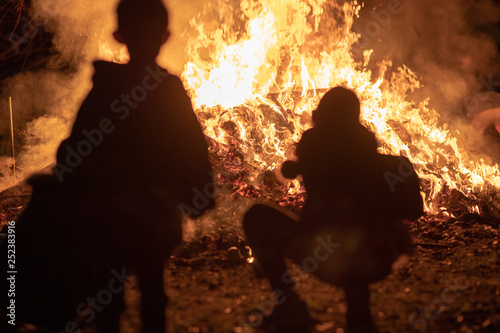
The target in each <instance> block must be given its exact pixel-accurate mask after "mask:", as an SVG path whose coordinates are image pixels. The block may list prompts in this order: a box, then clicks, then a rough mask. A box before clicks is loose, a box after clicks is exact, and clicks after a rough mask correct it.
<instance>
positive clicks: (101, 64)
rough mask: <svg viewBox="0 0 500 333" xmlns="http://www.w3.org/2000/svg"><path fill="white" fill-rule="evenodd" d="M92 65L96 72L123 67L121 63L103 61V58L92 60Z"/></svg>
mask: <svg viewBox="0 0 500 333" xmlns="http://www.w3.org/2000/svg"><path fill="white" fill-rule="evenodd" d="M93 65H94V69H95V71H96V73H97V72H101V71H109V70H119V69H121V68H123V66H124V65H121V64H117V63H114V62H108V61H104V60H97V61H94V63H93Z"/></svg>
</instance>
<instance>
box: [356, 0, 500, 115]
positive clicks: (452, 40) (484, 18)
mask: <svg viewBox="0 0 500 333" xmlns="http://www.w3.org/2000/svg"><path fill="white" fill-rule="evenodd" d="M360 16H361V17H360V19H359V20H358V21H357V22H356V26H355V31H356V32H358V33H360V34H361V39H360V42H359V43H358V45H357V46H358V47H359V48H360V49H361V50H365V49H374V54H373V57H372V64H373V65H375V64H376V63H377V62H380V61H382V60H392V62H393V64H394V66H395V67H399V66H402V65H406V66H407V67H409V68H410V69H411V70H412V71H414V72H415V73H416V74H417V76H418V77H419V78H421V82H422V83H423V88H422V89H420V90H419V91H418V94H415V95H414V96H413V98H415V99H424V98H427V97H430V99H431V100H430V102H431V105H432V106H433V107H435V108H436V110H438V111H439V112H440V113H441V114H443V115H445V114H447V116H451V117H453V116H454V115H457V113H460V112H462V113H466V115H467V116H469V117H470V116H472V115H473V114H475V113H477V112H478V111H479V110H480V108H481V107H480V106H478V107H477V108H475V109H473V110H472V108H470V107H469V106H468V105H467V103H468V101H469V100H470V99H471V98H473V97H474V96H475V95H476V94H477V93H479V92H481V91H485V90H492V88H494V87H493V86H492V84H491V83H492V82H491V77H492V76H493V77H494V76H495V75H496V74H498V73H499V69H500V67H499V66H498V61H497V60H498V49H497V44H496V42H497V41H495V40H494V39H493V37H492V35H491V34H488V30H489V29H490V28H491V27H492V26H495V25H496V23H498V22H499V21H500V6H499V5H497V4H496V3H494V2H493V1H491V0H478V1H469V0H450V1H434V0H418V1H415V0H386V1H365V4H364V8H363V9H362V11H361V15H360ZM492 96H493V95H492ZM487 102H488V101H487V98H483V99H482V103H483V104H484V103H487ZM464 108H466V109H467V110H464ZM450 113H451V114H450Z"/></svg>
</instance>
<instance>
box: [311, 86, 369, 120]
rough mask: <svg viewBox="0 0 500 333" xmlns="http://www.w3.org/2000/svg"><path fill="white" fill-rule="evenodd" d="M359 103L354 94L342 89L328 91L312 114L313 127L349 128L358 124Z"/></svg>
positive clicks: (336, 88)
mask: <svg viewBox="0 0 500 333" xmlns="http://www.w3.org/2000/svg"><path fill="white" fill-rule="evenodd" d="M359 116H360V103H359V99H358V97H357V96H356V94H355V93H354V92H353V91H352V90H349V89H346V88H343V87H335V88H333V89H331V90H329V91H328V92H327V93H326V94H325V95H324V96H323V98H321V101H320V102H319V105H318V108H317V109H316V110H315V111H314V112H313V115H312V117H313V121H314V125H315V126H323V125H326V126H335V125H337V126H338V125H340V126H349V125H353V124H359Z"/></svg>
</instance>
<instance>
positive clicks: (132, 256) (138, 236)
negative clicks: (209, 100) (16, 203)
mask: <svg viewBox="0 0 500 333" xmlns="http://www.w3.org/2000/svg"><path fill="white" fill-rule="evenodd" d="M117 14H118V31H117V32H116V33H115V34H114V36H115V38H116V39H117V40H118V41H119V42H122V43H124V44H126V46H127V48H128V50H129V53H130V62H129V63H128V64H125V65H120V64H114V63H107V62H102V61H99V62H96V63H95V64H94V66H95V74H94V77H93V88H92V91H91V92H90V93H89V95H88V96H87V98H86V99H85V101H84V102H83V104H82V106H81V108H80V110H79V112H78V115H77V117H76V120H75V123H74V126H73V129H72V131H71V134H70V136H69V137H68V138H67V139H66V140H64V141H63V142H62V143H61V146H60V147H59V150H58V153H57V165H56V167H55V168H54V174H55V176H54V177H53V178H52V179H50V181H49V182H51V183H54V179H57V181H59V182H60V185H54V186H55V187H57V191H59V192H58V193H59V199H58V200H59V201H58V203H59V205H60V207H61V208H60V209H61V210H62V212H61V213H60V215H62V216H63V217H64V223H66V225H68V226H69V227H67V228H68V229H70V230H69V231H68V233H66V234H64V235H62V237H64V238H65V239H69V240H71V241H73V242H74V246H81V247H82V248H83V249H82V251H81V252H84V253H78V254H76V256H77V257H76V258H73V260H74V261H76V263H75V264H69V263H68V262H69V261H71V259H72V258H67V260H65V262H64V264H66V267H68V269H70V272H69V273H68V274H67V276H73V277H74V278H75V279H76V277H75V275H77V273H81V272H80V271H81V270H82V268H81V267H82V266H85V267H86V268H87V267H88V266H91V265H92V267H97V269H95V270H91V269H90V268H91V267H90V268H89V270H91V272H94V274H93V276H92V275H91V274H90V273H91V272H86V276H85V278H84V279H77V280H76V283H75V285H76V287H75V289H78V287H79V283H80V282H81V283H82V284H85V282H84V281H82V280H85V279H86V280H87V283H88V281H95V283H93V284H92V288H91V290H90V294H89V293H88V289H87V288H86V287H85V285H82V286H81V288H82V289H84V290H85V292H87V294H86V295H84V296H85V297H82V298H81V302H83V303H85V305H89V306H90V309H86V308H85V307H83V306H82V307H79V306H78V305H79V304H74V305H72V307H71V311H73V314H75V312H78V314H79V315H81V314H83V322H87V323H89V322H91V320H92V319H93V318H92V317H93V315H94V314H96V315H97V317H96V318H97V324H98V327H97V328H98V331H99V332H102V333H113V332H119V326H118V323H119V320H118V319H119V314H120V313H121V312H122V311H123V308H124V306H123V297H122V292H123V288H121V287H122V285H123V280H124V277H123V276H124V272H126V274H130V273H134V274H135V275H136V276H137V278H138V281H139V286H140V289H141V294H142V302H141V303H142V310H141V311H142V312H141V314H142V323H143V332H148V333H154V332H164V330H165V305H166V302H167V298H166V295H165V293H164V283H163V266H164V262H165V261H166V259H168V258H169V256H170V253H171V251H172V249H173V247H174V246H175V245H176V244H178V243H179V242H180V241H181V236H182V235H181V220H182V213H183V212H184V213H187V214H188V215H190V217H192V218H197V217H199V216H200V215H201V214H203V213H204V212H205V211H206V210H207V209H210V208H212V207H213V206H214V199H213V183H212V176H211V167H210V164H209V161H208V151H207V144H206V141H205V137H204V135H203V133H202V130H201V128H200V124H199V123H198V121H197V118H196V116H195V114H194V111H193V109H192V105H191V101H190V99H189V97H188V96H187V94H186V91H185V90H184V87H183V85H182V83H181V81H180V80H179V78H177V77H176V76H173V75H171V74H169V73H168V72H167V71H166V70H165V69H163V68H161V67H159V66H158V65H157V64H156V61H155V59H156V57H157V55H158V52H159V50H160V47H161V46H162V45H163V43H164V42H165V41H166V40H167V39H168V37H169V34H170V33H169V31H168V30H167V27H168V14H167V11H166V9H165V7H164V6H163V4H162V2H161V1H160V0H149V1H145V0H123V1H122V2H121V3H120V4H119V6H118V8H117ZM57 181H56V182H55V183H57ZM35 188H36V185H35ZM35 191H36V189H35ZM56 208H57V207H56ZM33 210H35V209H34V208H33V209H32V211H33ZM34 213H36V211H34ZM31 215H33V214H31ZM59 220H61V219H59ZM61 223H62V221H61ZM68 251H69V253H70V254H75V251H73V250H71V249H68ZM89 262H90V263H91V265H90V264H88V263H89ZM111 281H112V282H111ZM110 283H111V284H110ZM68 289H71V288H68ZM106 290H108V292H106ZM68 292H69V293H70V294H71V295H67V296H68V298H70V299H73V300H74V299H75V298H76V297H75V295H76V294H79V292H78V290H76V291H75V293H73V291H72V290H69V291H68ZM99 293H101V294H99ZM109 295H111V300H110V299H109ZM63 296H64V295H63ZM96 296H97V298H96ZM87 297H93V298H96V299H97V300H96V301H92V302H93V303H92V302H90V301H87V300H86V299H87ZM61 298H62V297H61ZM99 298H101V299H99ZM88 303H91V304H88ZM108 303H109V304H108ZM86 315H87V316H86Z"/></svg>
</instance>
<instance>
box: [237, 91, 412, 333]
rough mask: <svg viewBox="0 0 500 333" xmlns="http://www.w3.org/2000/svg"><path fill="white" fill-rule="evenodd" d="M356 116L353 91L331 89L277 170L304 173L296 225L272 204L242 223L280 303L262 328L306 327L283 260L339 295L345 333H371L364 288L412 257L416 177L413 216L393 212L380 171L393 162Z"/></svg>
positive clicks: (294, 219) (287, 174)
mask: <svg viewBox="0 0 500 333" xmlns="http://www.w3.org/2000/svg"><path fill="white" fill-rule="evenodd" d="M359 116H360V103H359V100H358V98H357V97H356V95H355V94H354V93H353V92H352V91H350V90H347V89H345V88H342V87H337V88H333V89H332V90H330V91H329V92H327V93H326V94H325V95H324V97H323V98H322V99H321V101H320V103H319V106H318V108H317V110H315V111H314V113H313V121H314V128H312V129H310V130H308V131H306V132H305V133H304V134H303V136H302V139H301V140H300V142H299V143H298V146H297V149H296V155H297V157H298V161H296V162H293V161H286V162H285V163H284V164H283V167H282V173H283V175H284V176H285V177H287V178H295V177H296V176H297V175H298V174H302V177H303V180H304V184H305V188H306V191H307V201H306V203H305V205H304V208H303V211H302V213H301V216H300V218H299V217H298V216H296V215H294V214H292V213H290V212H288V211H287V210H285V209H284V208H282V207H280V206H278V205H273V204H257V205H255V206H253V207H252V208H250V210H249V211H248V212H247V214H246V215H245V217H244V229H245V232H246V235H247V238H248V242H249V243H250V246H251V247H252V249H253V251H254V253H255V257H256V258H257V260H258V261H259V262H260V264H261V266H262V269H263V270H264V272H265V273H266V275H267V277H268V278H269V280H270V282H271V285H272V288H273V289H274V290H275V293H276V294H277V295H278V296H280V297H278V305H277V307H276V308H275V310H274V312H273V313H272V314H271V316H269V317H268V318H265V319H264V325H268V326H271V325H275V326H278V327H280V328H284V329H285V330H288V331H290V330H292V329H298V330H299V331H300V330H301V329H302V330H304V329H305V327H306V326H307V325H308V324H309V323H310V318H309V316H308V314H307V308H306V306H305V303H304V302H303V301H301V300H300V299H299V297H298V296H297V294H296V293H295V286H294V282H293V281H292V279H291V278H290V276H289V275H288V272H287V269H286V265H285V261H284V257H285V256H287V257H289V258H291V259H293V261H294V262H295V263H297V264H299V265H300V266H302V268H303V269H305V270H306V271H308V272H309V273H312V274H315V275H317V276H318V277H320V278H322V279H323V280H325V281H327V282H330V283H333V284H336V285H340V286H342V287H343V288H344V290H345V294H346V301H347V307H348V310H347V315H346V317H347V332H376V327H375V324H374V323H373V320H372V317H371V314H370V308H369V289H368V284H369V283H370V282H373V281H377V280H380V279H382V278H384V277H385V276H386V275H387V274H389V272H390V271H391V266H392V263H393V262H394V261H395V260H396V258H398V257H399V256H400V255H402V254H408V253H410V252H411V243H410V238H409V234H408V231H407V230H406V229H405V226H404V225H403V224H402V219H403V217H408V218H413V217H415V216H414V215H417V216H419V214H422V200H421V197H420V194H419V192H418V179H417V180H416V185H415V179H416V175H411V181H409V182H413V185H414V187H413V189H414V190H415V191H416V196H414V197H416V198H417V199H416V201H417V202H416V203H415V204H414V206H416V211H417V213H416V214H413V213H408V212H407V211H406V212H403V213H402V215H403V216H400V215H401V214H399V212H398V211H397V209H395V208H394V207H392V206H391V204H394V201H392V202H390V200H389V199H387V198H389V197H390V196H391V195H392V194H391V191H390V189H389V190H386V189H384V186H385V187H389V186H388V185H391V184H392V185H393V186H394V185H395V184H393V183H391V184H388V183H387V182H386V179H384V176H383V172H384V170H385V171H390V172H392V171H394V169H395V168H396V169H397V168H398V166H397V165H394V162H393V161H394V159H397V158H396V157H392V156H390V157H389V156H384V155H379V154H377V142H376V140H375V136H374V134H373V133H371V132H370V131H368V130H367V129H366V128H365V127H364V126H362V125H361V124H360V122H359ZM387 158H389V159H391V161H389V162H386V160H387ZM402 159H403V160H402V162H405V163H406V162H407V160H406V159H404V158H402ZM407 163H409V162H407ZM409 167H410V168H411V165H410V166H409ZM411 170H413V168H411ZM405 176H406V177H410V175H409V174H407V175H405ZM403 181H404V180H403ZM384 183H385V184H384ZM415 186H416V187H415ZM415 191H413V192H415ZM414 194H415V193H414ZM378 196H380V197H384V199H377V197H378ZM406 213H408V214H407V215H411V216H404V215H405V214H406ZM301 327H302V328H301Z"/></svg>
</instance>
